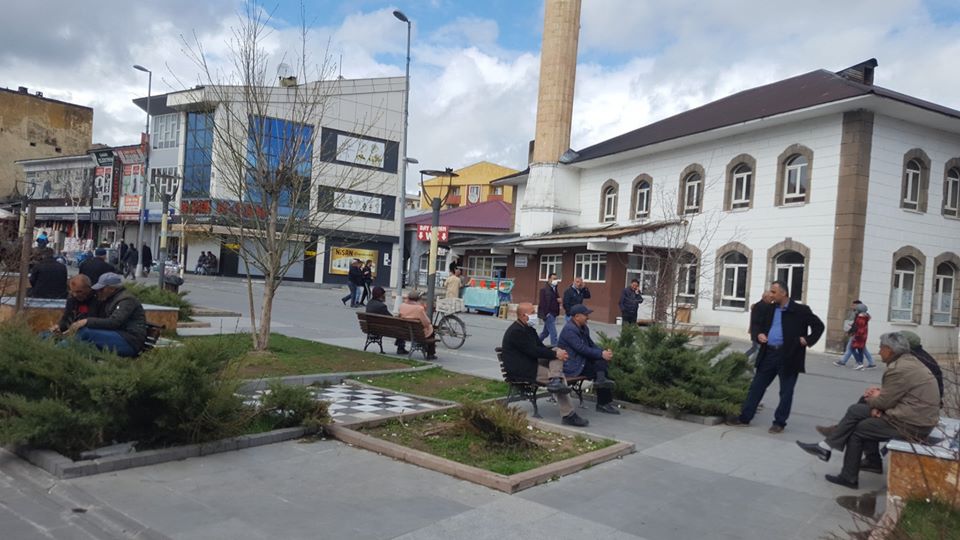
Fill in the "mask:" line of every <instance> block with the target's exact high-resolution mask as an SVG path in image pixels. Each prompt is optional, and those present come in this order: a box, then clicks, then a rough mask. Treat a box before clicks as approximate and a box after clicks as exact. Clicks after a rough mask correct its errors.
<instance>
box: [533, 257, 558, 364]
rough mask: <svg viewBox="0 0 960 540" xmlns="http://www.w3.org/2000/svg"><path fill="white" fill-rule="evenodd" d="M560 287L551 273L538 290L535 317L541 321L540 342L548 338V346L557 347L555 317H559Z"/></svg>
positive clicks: (554, 275) (555, 276)
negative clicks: (538, 295)
mask: <svg viewBox="0 0 960 540" xmlns="http://www.w3.org/2000/svg"><path fill="white" fill-rule="evenodd" d="M559 286H560V280H559V279H557V275H556V274H554V273H551V274H550V275H549V276H548V278H547V282H546V283H545V284H544V285H543V288H542V289H540V299H539V303H538V304H537V317H538V318H539V319H540V320H542V321H543V331H542V332H540V336H539V337H540V341H541V342H542V341H543V338H545V337H547V336H550V346H551V347H556V346H557V317H559V316H560V293H559V292H558V291H557V287H559Z"/></svg>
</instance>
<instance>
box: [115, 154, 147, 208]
mask: <svg viewBox="0 0 960 540" xmlns="http://www.w3.org/2000/svg"><path fill="white" fill-rule="evenodd" d="M142 190H143V163H130V164H126V165H124V166H123V186H122V193H123V195H122V196H121V197H120V208H119V212H118V217H120V218H121V219H123V218H126V219H130V218H132V219H139V216H140V199H141V197H142V193H143V192H142Z"/></svg>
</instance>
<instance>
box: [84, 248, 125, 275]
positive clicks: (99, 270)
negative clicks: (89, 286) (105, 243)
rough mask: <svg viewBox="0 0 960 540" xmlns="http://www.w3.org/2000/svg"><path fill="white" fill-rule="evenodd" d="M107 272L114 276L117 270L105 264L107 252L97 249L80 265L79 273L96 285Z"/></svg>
mask: <svg viewBox="0 0 960 540" xmlns="http://www.w3.org/2000/svg"><path fill="white" fill-rule="evenodd" d="M107 272H113V273H114V274H116V273H117V269H116V268H114V267H113V265H112V264H110V263H108V262H107V250H105V249H103V248H97V250H96V251H94V252H93V257H90V258H89V259H87V260H85V261H83V262H82V263H80V273H81V274H83V275H85V276H87V277H88V278H90V283H96V282H97V281H98V280H99V279H100V276H102V275H104V274H106V273H107Z"/></svg>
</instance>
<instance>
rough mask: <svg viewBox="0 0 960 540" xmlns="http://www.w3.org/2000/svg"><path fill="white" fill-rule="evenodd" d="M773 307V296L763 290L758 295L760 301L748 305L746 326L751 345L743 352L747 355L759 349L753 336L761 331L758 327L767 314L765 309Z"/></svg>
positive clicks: (751, 354)
mask: <svg viewBox="0 0 960 540" xmlns="http://www.w3.org/2000/svg"><path fill="white" fill-rule="evenodd" d="M768 309H773V297H772V296H770V291H763V294H762V295H761V296H760V301H759V302H757V303H756V304H754V305H752V306H750V327H749V328H747V333H748V334H750V341H751V342H752V343H753V345H752V346H751V347H750V348H749V349H747V352H746V353H745V354H746V355H747V356H753V353H755V352H757V351H758V350H760V343H758V342H757V340H756V338H755V337H754V336H756V335H758V334H760V333H761V332H763V330H764V329H763V328H760V325H762V324H763V321H764V318H765V317H766V316H767V313H766V310H768Z"/></svg>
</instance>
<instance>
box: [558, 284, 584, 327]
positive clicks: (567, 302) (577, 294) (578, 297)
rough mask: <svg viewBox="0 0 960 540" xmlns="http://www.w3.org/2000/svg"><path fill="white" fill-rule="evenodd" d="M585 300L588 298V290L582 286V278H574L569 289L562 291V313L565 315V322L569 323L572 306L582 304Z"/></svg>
mask: <svg viewBox="0 0 960 540" xmlns="http://www.w3.org/2000/svg"><path fill="white" fill-rule="evenodd" d="M587 298H590V289H588V288H586V287H585V286H584V285H583V278H580V277H578V278H574V280H573V283H572V284H571V285H570V288H568V289H567V290H565V291H563V312H564V313H566V314H567V321H570V317H571V314H570V310H572V309H573V306H576V305H580V304H583V301H584V300H586V299H587Z"/></svg>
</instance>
